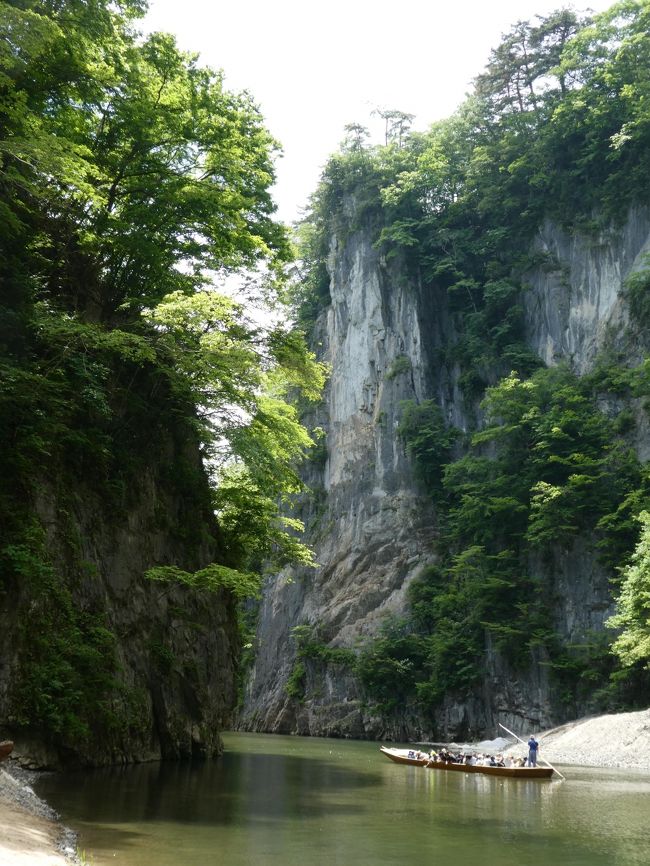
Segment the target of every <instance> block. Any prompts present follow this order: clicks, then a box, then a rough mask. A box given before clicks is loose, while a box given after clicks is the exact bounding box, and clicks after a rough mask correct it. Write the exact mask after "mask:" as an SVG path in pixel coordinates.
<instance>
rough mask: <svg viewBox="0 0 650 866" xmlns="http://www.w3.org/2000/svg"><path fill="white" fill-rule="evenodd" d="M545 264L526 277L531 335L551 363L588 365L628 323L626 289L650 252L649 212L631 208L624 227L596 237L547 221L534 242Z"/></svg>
mask: <svg viewBox="0 0 650 866" xmlns="http://www.w3.org/2000/svg"><path fill="white" fill-rule="evenodd" d="M533 249H534V251H535V252H536V253H538V254H541V255H542V256H543V257H544V258H545V259H546V262H545V263H544V264H543V265H542V266H540V267H539V268H537V269H536V270H535V271H534V272H532V273H530V274H529V275H528V280H527V282H528V283H529V286H530V289H529V292H528V294H527V296H526V297H525V311H526V326H527V337H528V341H529V343H530V346H531V348H533V349H534V350H535V352H537V354H538V355H539V356H540V358H542V360H543V361H544V362H545V363H546V364H548V365H552V364H556V363H557V362H558V361H560V360H567V361H570V362H571V364H572V365H573V367H574V369H575V370H576V372H577V373H584V372H585V371H586V370H588V369H589V366H590V364H591V363H592V361H593V359H594V357H595V355H596V353H597V351H598V349H599V348H600V347H601V346H602V345H603V343H604V341H605V339H606V338H607V335H608V334H610V335H612V336H614V335H618V336H620V335H621V334H622V333H623V331H624V328H625V325H626V324H627V310H626V307H625V303H624V300H623V297H622V288H623V285H624V283H625V280H626V279H627V277H628V276H629V275H630V274H631V273H633V272H635V271H637V270H640V269H641V268H642V267H643V266H644V257H645V256H646V255H647V253H648V252H649V251H650V211H648V209H647V208H644V209H633V210H632V211H631V212H630V214H629V218H628V220H627V222H626V223H625V225H624V226H622V227H621V228H617V229H611V230H609V231H607V232H601V234H600V235H599V236H598V237H585V236H584V235H577V234H575V235H568V234H567V233H566V232H564V231H562V230H561V229H558V227H557V226H555V225H553V224H552V223H548V222H547V223H545V224H544V225H543V226H542V228H541V229H540V231H539V233H538V236H537V238H536V239H535V242H534V244H533Z"/></svg>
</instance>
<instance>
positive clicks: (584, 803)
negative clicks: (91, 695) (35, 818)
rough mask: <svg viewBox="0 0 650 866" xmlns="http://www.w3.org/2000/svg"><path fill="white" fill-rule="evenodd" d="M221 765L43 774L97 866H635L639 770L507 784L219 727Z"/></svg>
mask: <svg viewBox="0 0 650 866" xmlns="http://www.w3.org/2000/svg"><path fill="white" fill-rule="evenodd" d="M226 744H227V747H228V752H227V754H226V755H225V756H224V758H223V759H220V760H219V761H213V762H208V763H202V764H191V763H187V764H148V765H141V766H137V767H131V768H127V769H123V768H120V769H111V770H103V771H95V772H92V773H79V774H71V775H69V776H66V777H48V778H46V779H44V780H43V781H42V784H41V785H40V790H41V791H42V792H43V793H44V794H45V795H46V796H48V797H49V798H50V799H51V800H52V802H53V804H54V805H55V806H56V807H57V808H58V809H59V810H60V811H61V812H62V813H63V814H64V816H65V817H66V819H67V820H69V821H70V822H71V823H72V824H73V825H74V826H76V827H78V828H79V829H80V830H81V833H82V846H83V847H85V848H86V849H87V850H89V851H90V852H91V853H92V855H93V859H94V862H95V864H97V866H105V864H107V863H109V862H110V863H120V864H123V866H204V864H210V866H260V864H263V866H338V864H340V866H349V864H352V863H354V864H355V866H402V864H405V863H408V864H409V866H425V864H426V866H431V864H436V863H440V864H442V863H444V864H445V866H460V864H462V866H467V864H470V866H471V864H474V863H480V864H481V866H497V864H498V866H522V864H526V866H554V864H555V863H556V862H557V863H558V864H560V863H562V864H563V866H641V864H643V866H646V864H648V863H650V851H649V849H648V844H647V842H646V838H645V836H646V815H647V811H648V806H649V805H650V778H649V777H648V776H647V775H646V776H644V775H642V774H639V775H637V776H633V775H631V774H629V775H626V774H625V773H623V772H611V771H609V772H598V771H585V770H576V769H574V770H573V772H571V771H569V779H568V780H567V781H566V782H550V781H548V782H540V781H536V780H524V779H521V780H513V779H503V778H499V777H491V776H479V775H476V774H472V775H464V774H461V773H445V772H442V771H436V770H424V769H423V768H420V767H405V766H399V765H395V764H391V763H389V762H388V761H386V760H385V759H384V758H382V757H381V756H380V755H379V752H378V749H377V746H376V744H372V743H356V742H342V741H332V740H330V741H328V740H309V739H299V738H293V737H272V736H258V735H246V734H231V735H228V737H227V739H226Z"/></svg>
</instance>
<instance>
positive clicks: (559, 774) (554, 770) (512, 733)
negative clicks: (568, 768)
mask: <svg viewBox="0 0 650 866" xmlns="http://www.w3.org/2000/svg"><path fill="white" fill-rule="evenodd" d="M499 727H500V728H503V730H504V731H506V732H507V733H508V734H510V736H511V737H514V738H515V740H519V742H520V743H523V745H524V746H527V745H528V743H524V741H523V740H522V739H521V737H518V736H517V735H516V734H515V733H514V731H511V730H509V729H508V728H506V726H505V725H502V724H501V722H499ZM540 761H544V763H545V764H548V766H549V767H550V768H551V770H553V772H554V773H557V774H558V776H559V777H560V779H564V780H565V781H566V776H563V775H562V773H560V771H559V770H556V769H555V767H554V766H553V764H551V763H550V762H549V761H547V760H546V758H540Z"/></svg>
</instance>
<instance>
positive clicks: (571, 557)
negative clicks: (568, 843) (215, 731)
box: [238, 209, 650, 738]
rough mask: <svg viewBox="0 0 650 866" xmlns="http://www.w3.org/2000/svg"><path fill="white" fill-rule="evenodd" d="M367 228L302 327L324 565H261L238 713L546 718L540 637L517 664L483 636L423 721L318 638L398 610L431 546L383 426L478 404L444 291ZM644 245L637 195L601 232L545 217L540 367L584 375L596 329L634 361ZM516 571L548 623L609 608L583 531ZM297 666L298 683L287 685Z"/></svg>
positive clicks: (584, 628)
mask: <svg viewBox="0 0 650 866" xmlns="http://www.w3.org/2000/svg"><path fill="white" fill-rule="evenodd" d="M375 241H376V232H375V231H374V229H373V227H372V226H371V225H368V224H366V225H362V226H361V227H358V228H356V229H355V230H354V231H353V232H351V233H349V234H348V235H347V236H345V237H338V236H335V237H333V238H332V240H331V245H330V251H329V258H328V272H329V275H330V296H331V303H330V304H329V305H328V306H327V308H326V309H325V310H323V311H322V313H321V315H320V317H319V319H318V321H317V323H316V326H315V329H314V334H313V341H314V346H315V347H317V350H318V352H319V355H320V356H321V357H322V358H323V359H324V360H326V361H327V362H328V364H329V365H330V367H331V378H330V382H329V386H328V389H327V393H326V395H325V399H324V402H323V405H322V407H320V409H319V410H318V411H317V412H316V413H315V414H314V417H313V418H312V419H311V421H312V422H313V423H314V424H315V425H320V426H321V427H322V428H323V429H324V430H325V433H326V442H327V455H326V460H325V461H324V464H322V465H317V464H316V463H315V462H314V463H312V465H310V466H309V467H308V468H307V477H306V480H307V483H308V484H309V485H310V487H311V488H312V491H313V494H312V498H311V502H310V503H308V504H306V505H305V506H304V508H303V514H302V516H303V517H304V519H305V522H306V525H307V527H308V530H307V538H306V540H307V542H308V543H309V544H310V545H311V546H313V548H314V550H315V553H316V560H317V562H318V563H319V565H318V568H317V569H316V570H314V571H311V570H296V569H289V570H286V571H285V572H283V573H282V574H280V575H277V576H273V577H272V578H270V579H269V580H268V581H267V583H266V586H265V589H264V595H263V600H262V603H261V607H260V612H259V623H258V629H257V637H256V647H257V653H256V656H255V661H254V664H253V667H252V669H251V671H250V675H249V679H248V684H247V688H246V695H245V701H244V704H243V707H242V709H241V712H240V716H239V723H238V724H239V726H240V727H241V728H242V729H248V730H256V731H270V732H278V733H298V734H307V735H324V736H350V737H363V738H365V737H367V738H380V737H392V738H416V737H423V738H424V737H427V736H429V737H430V736H434V735H437V736H443V735H444V736H447V737H454V736H460V735H462V734H463V733H464V732H474V733H477V734H492V733H494V731H495V730H496V725H497V722H498V721H503V722H504V723H505V724H509V726H514V727H515V728H516V729H526V728H527V727H528V726H529V725H534V726H537V727H550V726H552V725H553V724H556V723H558V722H561V721H563V720H564V719H565V717H566V715H567V709H566V707H565V706H564V705H563V704H562V701H561V699H560V695H559V694H558V690H557V686H556V684H554V683H553V682H552V680H551V679H550V678H549V674H548V665H547V664H546V661H547V659H546V656H545V650H544V649H543V648H540V649H539V650H536V651H531V654H530V658H529V664H528V666H527V669H526V670H525V671H523V672H522V671H521V670H519V671H515V670H514V669H513V667H512V665H511V664H510V663H509V662H508V661H507V660H506V659H505V658H504V657H503V656H502V655H501V654H500V653H499V651H498V650H497V649H496V648H495V647H494V646H493V645H492V641H491V639H490V637H489V635H488V634H486V638H485V648H484V654H483V663H482V665H483V670H482V677H481V684H480V686H478V687H476V688H475V689H474V690H473V691H472V693H471V694H469V695H465V696H463V697H462V699H459V698H458V696H448V697H447V698H446V699H445V700H444V701H443V702H442V704H441V705H440V706H438V707H437V708H436V710H435V713H434V720H433V723H432V722H431V721H430V720H429V721H424V720H423V719H422V718H421V717H419V716H418V714H417V713H412V714H410V715H408V716H402V717H401V718H400V720H399V722H396V721H395V720H387V719H386V718H384V717H382V716H381V715H380V714H378V713H377V712H376V711H375V710H373V708H372V705H371V704H370V703H369V702H368V701H366V700H365V699H364V694H363V690H362V689H361V688H360V685H359V683H358V681H357V680H356V679H355V677H354V676H353V675H352V673H351V672H350V671H349V670H348V669H347V668H346V667H345V665H342V664H341V663H340V659H339V657H337V655H336V653H335V652H329V653H328V652H327V650H330V651H332V650H334V651H335V650H337V649H343V650H348V651H351V652H356V651H358V648H359V647H360V646H363V645H364V642H365V641H367V640H368V639H369V638H371V637H372V636H373V635H376V634H377V633H378V630H379V629H380V627H381V623H382V622H383V621H384V618H385V616H386V614H390V613H393V614H396V615H398V616H399V615H400V614H401V613H402V612H403V611H404V608H405V605H406V592H407V588H408V586H409V584H410V583H411V582H412V581H413V579H414V578H415V577H416V576H417V575H418V573H419V572H420V571H421V570H422V568H423V567H425V566H427V565H428V564H430V563H432V562H435V559H436V553H435V544H434V542H435V538H436V535H437V515H436V511H435V507H434V505H433V504H432V501H431V498H430V497H428V496H427V495H426V491H424V490H423V489H422V486H421V485H420V484H419V483H418V481H417V479H416V477H415V474H414V470H413V465H412V462H411V460H410V459H409V458H408V456H407V455H406V453H405V449H404V444H403V442H402V441H401V440H400V438H399V437H398V436H397V432H396V431H397V426H398V421H399V416H400V404H401V403H402V401H404V400H414V401H416V402H421V401H422V400H425V399H433V400H435V401H436V402H437V404H438V405H439V406H440V408H441V409H442V412H443V415H444V418H445V420H446V422H447V423H448V424H449V425H450V426H452V425H453V426H454V427H456V428H458V429H459V430H461V431H467V430H470V429H472V425H473V424H474V425H476V423H478V424H479V425H480V410H479V409H478V408H477V406H470V407H469V408H468V406H467V404H466V403H465V402H464V401H463V399H462V396H461V393H460V385H459V378H460V371H459V370H458V369H457V368H455V367H454V366H451V367H450V366H447V365H446V364H445V362H444V361H441V360H440V359H441V358H442V357H443V353H442V352H441V351H440V349H441V347H442V346H443V345H444V344H445V341H449V340H450V339H453V323H452V321H451V316H450V313H449V310H448V307H447V300H446V298H445V297H443V296H436V295H435V294H433V295H432V293H431V292H426V291H425V290H424V288H423V286H422V285H420V284H419V282H418V280H417V279H416V278H414V277H413V276H412V275H411V276H408V272H407V270H406V268H404V267H403V265H402V263H400V260H399V257H396V258H393V259H390V260H386V259H385V258H384V257H382V255H381V254H380V252H379V251H378V250H377V248H376V246H375ZM648 250H650V213H649V212H648V211H647V210H645V209H636V210H632V211H631V212H630V213H629V216H628V219H627V221H626V222H625V224H624V225H623V226H621V227H619V228H612V229H611V230H608V231H606V232H601V233H600V234H599V235H598V236H597V237H595V236H587V235H581V234H579V233H578V232H574V233H570V232H567V231H565V230H563V229H561V228H559V227H558V226H557V225H555V224H553V223H551V222H547V223H545V224H544V225H543V226H542V227H541V228H540V230H539V232H538V234H537V237H536V238H535V240H534V243H533V251H534V252H535V253H536V254H537V261H539V262H540V263H539V264H538V265H536V266H535V267H534V268H532V269H531V270H530V271H529V272H528V273H527V274H525V279H524V283H525V285H526V291H525V292H524V296H523V297H524V320H525V332H526V340H527V343H528V345H529V347H530V348H531V349H532V350H534V352H535V353H536V354H537V355H538V356H539V358H541V359H542V360H543V362H544V363H545V364H546V365H555V364H558V363H560V362H565V363H568V364H570V365H571V367H572V369H574V370H575V371H576V372H577V373H578V374H583V373H585V372H587V371H589V370H590V369H591V367H592V365H593V364H594V361H595V359H596V356H597V354H598V352H599V351H600V350H601V349H602V348H603V347H604V346H605V345H608V346H609V347H610V348H611V347H612V346H614V347H615V348H616V350H617V351H618V352H622V353H624V354H625V355H626V357H627V358H629V361H630V363H634V362H638V360H639V358H640V355H641V347H640V344H639V343H638V341H636V340H635V337H634V335H633V334H631V332H630V328H629V327H628V326H629V316H628V308H627V305H626V296H625V288H624V287H625V282H626V279H627V278H628V276H629V275H630V273H632V272H634V271H635V270H639V269H642V268H643V267H644V264H645V263H644V255H645V254H646V253H647V252H648ZM619 409H620V406H616V405H612V406H610V407H609V411H610V412H612V413H615V412H617V411H618V410H619ZM632 409H633V411H635V412H636V416H637V421H638V423H637V424H636V427H635V430H636V433H635V436H636V439H635V442H634V445H635V448H636V451H637V453H638V455H639V457H640V459H642V460H647V458H648V454H649V453H650V431H649V429H648V422H647V413H645V412H643V411H642V410H641V408H640V406H633V407H632ZM477 414H478V416H479V417H478V422H477ZM529 569H530V570H531V572H533V573H537V574H538V575H540V576H541V575H543V576H544V578H545V580H546V581H547V582H548V587H549V588H548V593H549V597H550V598H552V599H553V602H552V609H553V621H554V622H553V624H554V628H555V629H556V631H557V632H558V634H560V635H562V636H563V637H565V638H567V639H570V640H571V641H572V642H575V643H579V642H580V641H581V640H583V639H584V638H585V636H586V635H588V634H592V633H594V632H602V631H603V629H604V622H605V620H606V619H607V618H608V617H609V616H610V615H611V614H612V612H613V601H612V594H611V585H610V577H611V575H610V574H609V573H608V572H607V571H606V570H605V569H604V567H603V566H602V565H601V564H600V562H599V559H598V557H597V555H596V553H595V552H594V550H593V547H592V546H591V545H590V543H589V539H588V538H584V537H580V536H576V537H575V539H574V540H573V542H572V544H570V545H569V546H563V547H561V548H560V547H559V548H558V549H557V550H556V551H554V554H553V561H552V562H549V561H548V558H546V559H544V560H543V559H542V558H540V559H539V561H531V562H530V563H529ZM296 627H302V628H303V630H304V629H307V630H308V631H309V634H310V635H311V636H312V638H314V639H315V641H316V643H317V644H318V645H319V646H321V647H323V648H325V649H324V651H323V652H321V653H320V655H319V654H318V653H312V654H311V657H304V654H303V657H302V658H298V657H297V639H296V632H295V631H294V630H295V629H296ZM298 665H299V667H297V666H298ZM298 674H299V675H300V678H301V684H300V691H299V693H297V691H296V689H295V688H293V687H292V686H293V685H294V684H295V681H296V678H297V676H298ZM575 709H577V710H578V711H581V710H582V711H584V709H585V708H584V707H577V708H574V711H575Z"/></svg>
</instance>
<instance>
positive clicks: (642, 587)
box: [607, 511, 650, 667]
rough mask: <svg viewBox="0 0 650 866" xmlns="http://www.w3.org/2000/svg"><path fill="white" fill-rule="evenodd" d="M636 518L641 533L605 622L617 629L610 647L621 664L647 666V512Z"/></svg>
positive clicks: (649, 572) (649, 538)
mask: <svg viewBox="0 0 650 866" xmlns="http://www.w3.org/2000/svg"><path fill="white" fill-rule="evenodd" d="M639 522H640V523H641V537H640V539H639V542H638V544H637V546H636V549H635V551H634V554H633V556H632V560H631V563H630V565H628V567H627V568H626V569H625V570H624V571H623V582H622V584H621V593H620V595H619V597H618V601H617V605H616V608H617V609H616V614H615V615H614V616H613V617H611V618H610V619H609V620H608V623H607V624H608V625H609V626H610V628H615V629H620V633H619V635H618V637H617V638H616V640H615V642H614V645H613V650H614V652H615V653H616V654H617V655H618V657H619V658H620V659H621V661H622V662H623V664H624V665H628V666H629V665H633V664H635V663H636V662H643V663H644V664H645V666H646V667H650V514H649V513H648V512H647V511H643V512H641V514H640V515H639Z"/></svg>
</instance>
